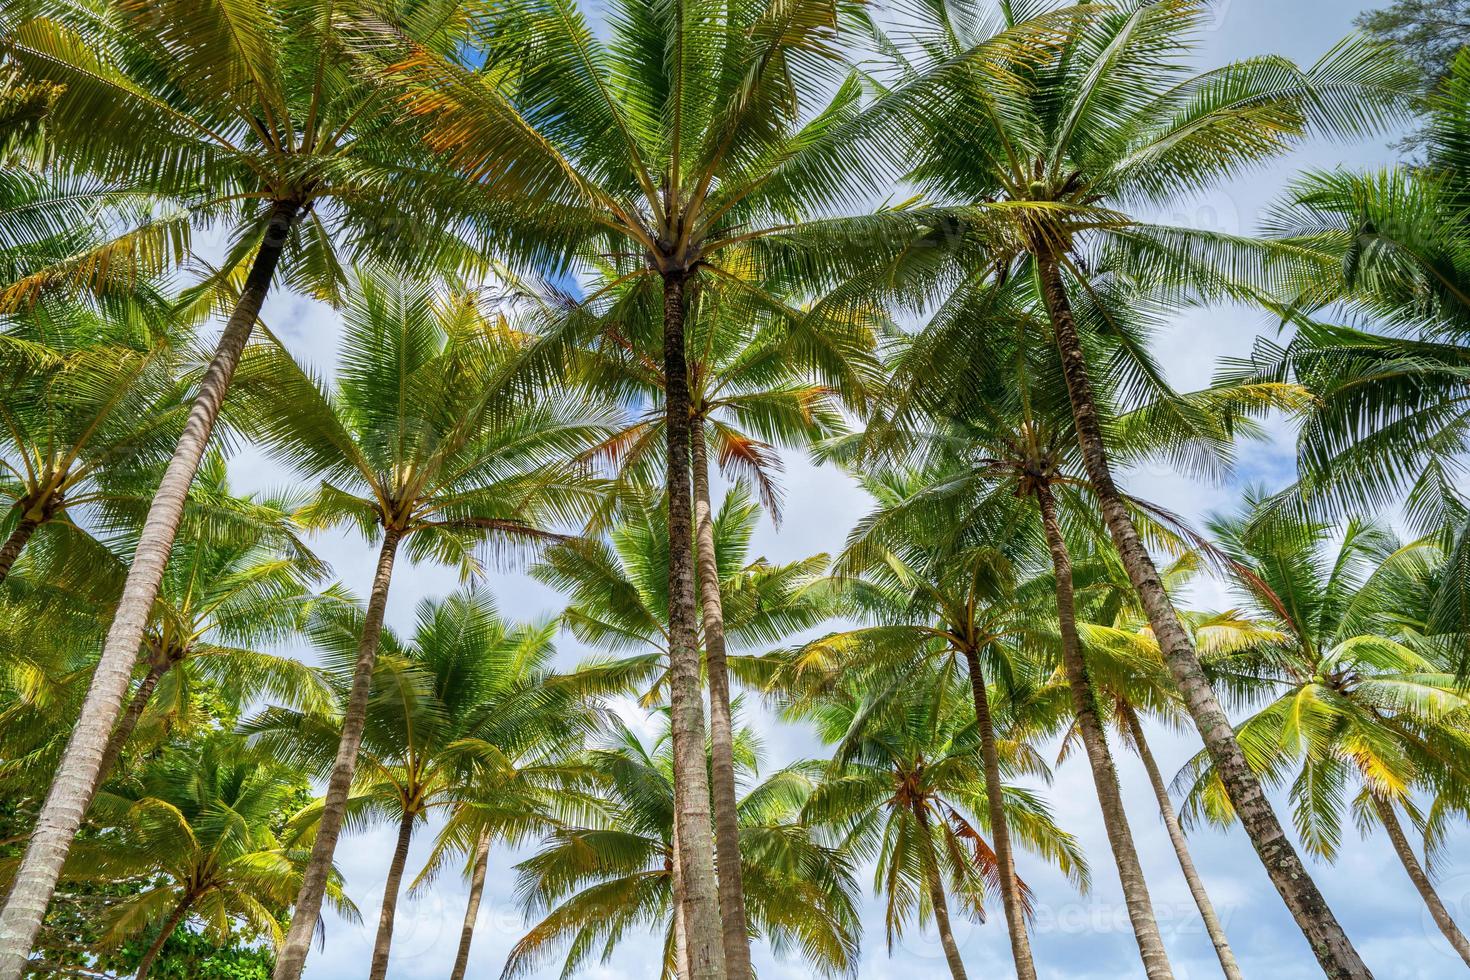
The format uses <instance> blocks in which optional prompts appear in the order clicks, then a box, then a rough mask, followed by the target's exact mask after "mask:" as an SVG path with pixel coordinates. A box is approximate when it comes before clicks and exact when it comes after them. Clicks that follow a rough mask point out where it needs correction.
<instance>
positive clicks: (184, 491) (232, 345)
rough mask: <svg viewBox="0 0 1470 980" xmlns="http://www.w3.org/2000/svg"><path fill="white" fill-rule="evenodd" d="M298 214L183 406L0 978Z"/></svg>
mask: <svg viewBox="0 0 1470 980" xmlns="http://www.w3.org/2000/svg"><path fill="white" fill-rule="evenodd" d="M299 211H300V208H299V207H298V206H297V205H295V204H291V203H285V202H280V203H277V204H276V205H275V207H274V209H273V210H272V212H271V217H270V222H269V224H268V226H267V228H266V233H265V238H264V239H263V240H262V241H261V245H260V250H259V251H258V252H256V255H255V261H254V263H253V264H252V265H251V268H250V273H249V275H248V276H246V278H245V285H244V287H243V288H242V289H241V291H240V299H239V302H237V303H236V304H235V310H234V312H233V313H232V314H231V315H230V319H229V321H228V322H227V323H226V324H225V329H224V331H223V332H222V333H221V334H220V338H219V343H218V344H217V345H216V346H215V352H214V358H213V360H211V361H210V363H209V367H208V369H207V370H206V371H205V373H204V378H203V380H201V381H200V383H199V392H198V394H196V395H195V396H194V404H193V405H192V406H191V407H190V409H189V417H188V420H187V421H186V422H185V423H184V431H183V434H182V435H180V437H179V442H178V445H177V446H176V447H175V448H174V454H173V457H172V458H171V459H170V460H169V462H168V468H167V469H166V470H165V471H164V474H163V480H162V481H161V482H160V483H159V485H158V492H157V493H155V494H154V495H153V502H152V503H151V504H150V505H149V508H148V518H147V520H146V522H145V523H144V525H143V533H142V534H141V535H140V536H139V538H138V547H137V549H136V550H135V551H134V553H133V560H132V562H131V564H130V565H129V567H128V576H127V581H126V582H125V583H124V585H123V592H122V598H121V600H120V601H119V603H118V607H117V613H116V615H115V616H114V617H113V620H112V627H111V628H110V629H109V630H108V631H107V640H106V642H105V643H104V644H103V647H102V656H101V659H100V660H99V661H98V663H97V669H96V670H95V672H94V673H93V675H92V685H91V687H90V688H89V689H88V691H87V699H86V701H85V702H84V703H83V705H82V710H81V713H80V715H79V716H78V721H77V725H76V727H75V728H74V729H72V734H71V740H70V741H68V742H67V745H66V750H65V752H64V753H63V754H62V756H61V763H60V765H58V766H57V769H56V776H55V778H53V779H52V781H51V790H50V792H49V793H48V794H47V796H46V802H45V804H44V805H43V806H42V807H41V813H40V816H39V817H38V818H37V820H36V828H35V831H34V832H33V833H32V834H31V839H30V843H29V844H28V845H27V846H26V853H25V857H24V858H23V859H22V861H21V865H20V868H19V869H18V871H17V872H16V876H15V886H14V887H13V888H12V889H11V892H10V896H9V898H8V899H7V900H6V902H5V910H4V912H3V913H0V980H20V975H21V973H22V971H24V970H25V964H26V960H27V959H28V958H29V956H30V951H31V944H32V943H33V942H34V941H35V938H36V931H37V930H38V929H40V927H41V920H42V918H43V917H44V916H45V915H46V906H47V905H48V904H49V903H50V901H51V893H52V892H53V891H55V890H56V879H57V878H58V877H59V876H60V874H61V866H62V864H63V863H65V861H66V854H67V851H68V850H69V849H70V848H71V842H72V838H73V837H75V836H76V833H77V828H78V827H80V826H81V824H82V817H83V815H84V814H85V812H86V809H87V805H88V803H89V802H90V801H91V799H92V793H93V791H94V790H95V788H96V785H97V778H98V774H99V773H100V772H101V771H102V756H103V753H105V752H106V751H107V742H108V739H109V738H111V736H112V728H113V725H114V724H115V723H116V722H117V718H118V715H119V714H121V713H122V707H123V699H124V698H125V697H126V696H127V692H128V686H129V684H130V683H131V682H132V679H133V664H134V663H136V661H137V659H138V647H139V644H140V643H141V641H142V639H143V628H144V626H146V625H147V622H148V616H149V614H150V613H151V612H152V611H153V601H154V600H155V599H156V598H157V597H158V587H159V583H160V582H162V581H163V570H164V566H165V565H167V564H168V556H169V552H170V551H171V550H172V549H173V543H174V535H175V534H176V533H177V532H178V528H179V520H180V519H181V517H182V516H183V513H184V500H185V498H186V497H187V495H188V493H189V484H190V483H192V482H193V480H194V471H195V470H197V469H198V468H199V461H200V459H201V458H203V456H204V448H205V446H206V445H207V444H208V442H209V433H210V430H211V429H213V427H214V421H215V419H216V418H217V417H218V416H219V409H220V405H221V404H223V402H224V399H225V392H226V391H228V389H229V386H230V379H231V378H232V377H233V376H234V373H235V367H236V366H237V365H238V364H239V363H240V355H241V354H242V353H243V352H244V350H245V342H246V341H247V340H249V339H250V332H251V330H253V329H254V327H255V321H256V318H257V317H258V316H259V314H260V307H261V304H263V303H264V302H265V297H266V293H267V292H269V290H270V284H271V278H272V276H274V274H275V270H276V265H277V264H278V263H279V261H280V258H281V252H282V250H283V249H284V248H285V246H286V240H287V238H288V237H289V235H290V232H291V226H292V223H293V222H294V221H295V219H296V215H297V214H298V213H299Z"/></svg>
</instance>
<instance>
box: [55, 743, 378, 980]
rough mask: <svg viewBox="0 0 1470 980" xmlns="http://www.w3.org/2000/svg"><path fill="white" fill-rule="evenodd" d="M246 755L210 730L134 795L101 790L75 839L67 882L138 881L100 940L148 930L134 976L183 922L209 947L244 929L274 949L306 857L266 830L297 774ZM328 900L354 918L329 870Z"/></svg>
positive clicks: (158, 763)
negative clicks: (209, 940)
mask: <svg viewBox="0 0 1470 980" xmlns="http://www.w3.org/2000/svg"><path fill="white" fill-rule="evenodd" d="M242 750H243V744H242V743H241V742H240V740H239V739H238V738H236V737H234V736H232V735H228V734H225V733H222V732H217V733H214V734H213V735H210V736H207V737H206V738H205V739H204V740H203V741H202V742H200V743H199V744H197V745H194V746H185V747H180V748H171V749H169V750H167V751H165V752H164V754H163V755H162V756H160V757H159V758H158V759H156V760H154V761H151V762H150V763H148V764H147V765H146V766H145V767H143V768H142V769H141V770H140V771H139V772H138V773H136V774H135V776H134V778H133V779H130V780H128V783H130V784H136V787H137V788H135V789H130V788H129V787H128V786H127V785H122V786H119V787H117V788H114V787H111V786H109V787H108V788H107V789H105V790H103V791H102V792H101V793H99V794H98V798H97V801H96V804H95V806H94V807H93V815H94V819H95V820H96V821H97V822H98V823H99V825H100V826H101V827H102V828H103V830H102V833H100V834H99V835H97V836H96V837H94V838H92V839H88V840H86V841H79V842H78V844H77V846H76V847H75V848H73V850H72V853H71V854H70V855H69V856H68V860H67V865H66V869H65V874H66V875H67V876H68V877H72V876H81V877H84V878H87V879H93V880H102V881H107V880H110V879H126V878H138V877H141V878H143V880H144V881H146V884H145V886H144V887H143V888H142V889H141V890H139V891H138V892H137V893H136V894H133V895H130V896H129V897H128V898H126V899H124V900H123V901H121V902H118V903H117V904H116V905H115V906H113V907H112V908H111V909H110V910H109V911H108V913H107V931H106V933H105V934H104V937H103V942H104V943H105V944H107V945H116V944H119V943H122V942H124V941H126V940H128V939H130V938H132V937H136V936H139V935H143V934H146V933H149V932H152V934H153V936H152V941H151V942H150V943H149V944H148V946H147V948H146V949H145V950H144V952H143V956H142V959H141V960H140V961H139V962H138V963H137V965H136V967H135V968H134V974H133V975H134V976H136V977H140V978H142V977H146V976H147V975H148V973H149V971H150V970H151V969H152V967H153V965H154V962H155V961H156V960H157V958H158V954H159V953H160V952H161V951H162V950H163V947H164V944H165V943H167V942H168V940H169V937H170V936H172V935H173V933H174V931H175V930H176V929H177V928H178V927H179V926H180V925H181V924H182V923H184V922H185V921H186V920H187V919H189V918H191V917H195V918H198V919H200V920H201V921H202V922H203V923H204V926H205V929H206V932H207V934H208V935H210V936H211V937H213V939H214V941H216V942H220V943H223V942H224V941H225V938H226V937H227V936H228V935H229V933H230V930H231V928H232V926H233V925H234V924H235V923H236V922H243V923H245V924H246V925H247V926H248V928H249V929H251V930H252V931H254V932H257V933H258V934H260V935H262V936H264V937H265V938H266V939H267V940H268V941H269V942H270V943H271V945H273V946H279V945H280V943H281V939H282V929H281V922H280V918H281V913H282V911H283V910H284V909H285V908H286V907H287V906H288V905H289V903H290V901H291V898H292V896H293V895H294V894H295V892H296V888H297V886H298V885H299V884H300V881H301V876H302V870H303V868H304V866H305V864H306V860H307V853H306V851H304V850H301V849H296V848H292V847H289V846H286V845H284V844H283V843H282V841H281V840H280V838H279V837H278V836H277V833H276V830H275V829H273V828H274V827H275V826H276V825H278V824H279V823H280V822H281V821H282V820H283V818H284V817H285V816H286V815H288V813H289V807H290V805H291V801H292V798H293V796H294V795H295V793H296V790H297V779H298V778H299V777H296V776H295V775H294V774H292V773H290V772H289V771H288V770H285V769H283V768H282V767H280V766H278V765H272V764H270V763H269V762H266V761H264V760H262V759H260V758H256V757H253V756H251V755H250V754H248V753H246V752H244V751H242ZM328 900H329V901H331V903H332V905H333V906H334V907H335V908H337V910H338V911H339V913H340V914H342V915H344V916H346V917H348V918H354V917H355V916H356V909H355V908H354V907H353V905H352V903H351V902H350V901H348V900H347V898H346V896H345V895H344V894H343V893H342V888H341V882H340V879H339V877H338V876H337V875H336V873H335V872H333V874H332V876H331V882H330V885H329V887H328Z"/></svg>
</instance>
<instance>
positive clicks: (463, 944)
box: [449, 834, 490, 980]
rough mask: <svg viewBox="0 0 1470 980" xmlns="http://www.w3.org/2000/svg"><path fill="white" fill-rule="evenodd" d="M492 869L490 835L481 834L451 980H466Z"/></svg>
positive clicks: (476, 845)
mask: <svg viewBox="0 0 1470 980" xmlns="http://www.w3.org/2000/svg"><path fill="white" fill-rule="evenodd" d="M489 867H490V835H489V834H481V835H480V838H479V840H477V841H475V865H474V868H473V870H471V872H470V900H469V904H467V905H466V906H465V910H464V925H463V926H462V927H461V928H460V930H459V952H458V953H456V954H455V956H454V969H453V970H452V971H450V973H449V980H464V972H465V970H466V969H468V968H469V965H470V943H472V942H473V941H474V939H475V920H476V919H477V918H479V915H480V896H481V895H483V894H484V893H485V873H486V871H487V870H488V869H489Z"/></svg>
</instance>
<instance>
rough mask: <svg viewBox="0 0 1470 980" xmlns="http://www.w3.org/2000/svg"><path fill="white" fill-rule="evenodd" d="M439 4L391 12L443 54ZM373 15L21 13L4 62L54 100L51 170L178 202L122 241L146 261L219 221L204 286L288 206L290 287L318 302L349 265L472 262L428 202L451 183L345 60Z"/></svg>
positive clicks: (275, 10) (447, 43)
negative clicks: (218, 240)
mask: <svg viewBox="0 0 1470 980" xmlns="http://www.w3.org/2000/svg"><path fill="white" fill-rule="evenodd" d="M448 6H449V5H446V4H427V5H425V4H412V5H405V6H404V7H403V8H402V9H399V10H396V11H394V13H395V14H396V15H397V21H398V23H399V24H400V25H401V26H402V28H403V29H404V30H405V31H407V32H409V33H410V34H411V35H412V36H413V37H414V38H415V40H416V41H418V42H419V43H423V44H425V45H429V46H432V47H433V48H434V49H436V50H442V49H445V48H452V47H454V46H455V45H456V44H458V43H459V42H460V40H461V39H462V34H461V33H460V32H461V30H462V28H463V19H462V18H460V17H456V16H454V15H453V13H452V11H451V10H449V9H448ZM381 12H382V11H381V5H376V4H375V5H372V6H371V7H370V8H369V6H367V5H349V6H345V7H344V6H343V5H341V4H329V3H318V2H314V0H300V2H298V0H280V2H271V3H266V4H257V5H249V6H239V5H229V4H204V5H200V4H193V3H182V2H181V3H171V2H170V3H164V4H161V5H160V4H156V3H134V2H130V0H116V2H109V0H88V2H82V3H75V4H68V5H67V6H65V7H64V8H56V9H55V10H47V11H45V12H42V13H36V14H35V15H34V16H31V17H27V18H22V19H20V21H19V23H17V24H15V25H13V31H11V32H8V33H9V35H10V36H9V41H8V44H7V48H6V53H7V55H9V57H11V58H12V59H14V62H15V63H16V64H17V65H19V66H20V67H21V69H22V71H23V73H24V77H25V78H27V79H30V80H36V81H44V82H48V83H53V84H55V85H56V86H58V88H59V89H60V90H61V94H60V95H58V96H57V97H56V99H55V100H54V104H53V105H52V108H51V111H50V113H49V115H48V117H47V129H48V134H49V136H50V138H51V139H52V140H53V141H54V142H55V143H56V145H57V146H58V148H60V150H61V151H62V152H61V153H59V154H58V161H59V163H60V165H61V166H63V167H64V168H66V169H67V170H69V171H71V172H73V173H77V174H80V175H85V176H90V177H92V178H94V179H95V180H96V181H100V182H101V183H100V185H98V186H97V189H96V190H97V195H96V196H98V197H104V196H105V195H106V194H108V193H118V192H123V191H143V192H146V193H148V194H151V195H154V196H155V197H157V198H163V199H167V200H170V201H173V202H176V203H177V207H176V209H175V210H174V211H172V212H170V213H169V214H168V215H167V216H165V218H164V219H162V220H152V221H149V222H147V223H145V224H142V225H140V226H138V229H137V231H136V232H135V233H134V234H135V235H137V236H140V237H146V238H147V239H148V240H149V241H152V242H155V244H154V246H153V248H154V251H155V252H156V251H157V250H158V249H159V248H160V247H162V246H163V245H164V244H167V243H173V244H174V246H175V247H176V248H177V249H178V250H179V252H180V253H182V252H183V250H184V249H186V248H187V243H188V235H187V232H188V229H189V228H190V227H191V226H193V225H197V224H201V223H202V224H214V223H217V222H221V221H224V222H227V223H228V227H229V229H230V237H231V241H230V248H229V251H228V253H227V255H226V258H225V261H224V262H223V264H222V265H221V266H220V268H219V270H218V272H217V274H216V275H215V276H214V277H213V279H214V280H215V281H216V282H218V283H221V284H223V283H227V282H229V281H230V280H231V278H233V277H234V276H235V275H236V272H237V269H239V268H241V267H242V266H243V265H244V264H246V263H248V261H249V260H250V257H251V256H252V254H253V253H254V252H255V250H256V248H257V246H258V245H259V244H260V242H261V240H262V238H263V236H264V235H265V234H266V230H267V226H268V223H269V219H270V218H271V217H272V215H273V213H274V210H275V209H279V208H287V209H289V215H288V217H294V216H297V215H305V219H304V224H303V228H302V231H301V234H300V235H299V236H293V238H292V240H291V241H290V242H289V243H288V244H287V251H286V259H285V263H286V270H287V271H286V281H287V282H288V283H289V284H290V285H292V286H293V287H295V288H300V289H304V290H307V291H310V292H313V293H316V294H318V295H324V296H329V297H330V296H335V295H336V292H337V289H338V288H339V287H340V286H341V285H342V284H343V283H344V281H345V278H346V276H345V269H346V267H347V264H348V263H347V261H345V260H344V259H353V258H356V257H359V256H362V255H365V254H373V255H379V256H384V255H389V256H391V257H393V258H395V259H397V260H399V261H401V262H403V263H404V264H409V265H416V264H429V263H432V262H436V261H448V262H450V263H453V264H456V265H458V264H464V263H472V262H473V258H472V256H471V255H470V254H469V253H467V252H464V251H462V250H458V249H457V248H456V243H455V239H454V237H453V236H452V235H450V234H446V233H445V232H446V230H447V227H448V221H447V219H446V218H445V216H444V211H443V209H442V207H436V206H438V205H442V202H443V200H444V199H445V197H446V196H447V195H448V190H447V187H448V186H449V185H447V184H446V185H444V186H442V187H441V183H442V182H436V178H435V176H434V173H433V171H432V169H431V168H429V167H427V166H425V162H424V155H423V154H422V153H421V152H416V151H415V146H416V144H415V141H414V134H413V133H412V132H410V129H411V127H409V126H407V125H405V121H404V120H403V119H401V118H400V114H399V113H398V112H397V110H396V108H395V107H394V105H393V102H392V100H391V98H387V97H385V96H383V95H382V93H381V92H379V91H378V90H377V88H376V85H375V82H376V78H377V76H376V75H375V74H374V73H373V72H371V71H366V70H363V69H362V66H361V65H360V64H359V59H358V57H357V56H356V55H355V54H354V52H355V51H357V50H358V49H359V48H360V47H361V46H362V44H363V43H366V40H368V39H370V38H371V37H372V36H373V35H374V32H373V31H372V30H371V29H370V28H369V27H367V26H365V25H364V21H367V20H370V19H372V18H374V17H376V16H377V15H378V14H380V13H381ZM431 229H433V230H435V232H436V233H435V234H429V233H428V232H429V231H430V230H431ZM142 250H143V249H142V246H141V245H139V246H138V247H137V248H135V249H134V250H133V251H134V252H135V253H136V252H140V251H142ZM107 265H108V263H105V262H88V263H81V264H78V263H76V262H72V263H71V265H70V267H67V266H66V265H63V266H62V267H61V272H63V273H65V274H66V275H68V276H70V277H73V278H75V277H76V276H77V275H78V274H86V275H92V274H96V273H98V272H106V271H107ZM56 274H57V270H56V269H55V268H48V269H46V270H45V271H44V275H47V276H50V277H52V278H55V276H56ZM18 285H24V281H22V282H21V283H19V284H18ZM14 288H15V287H12V289H14Z"/></svg>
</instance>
